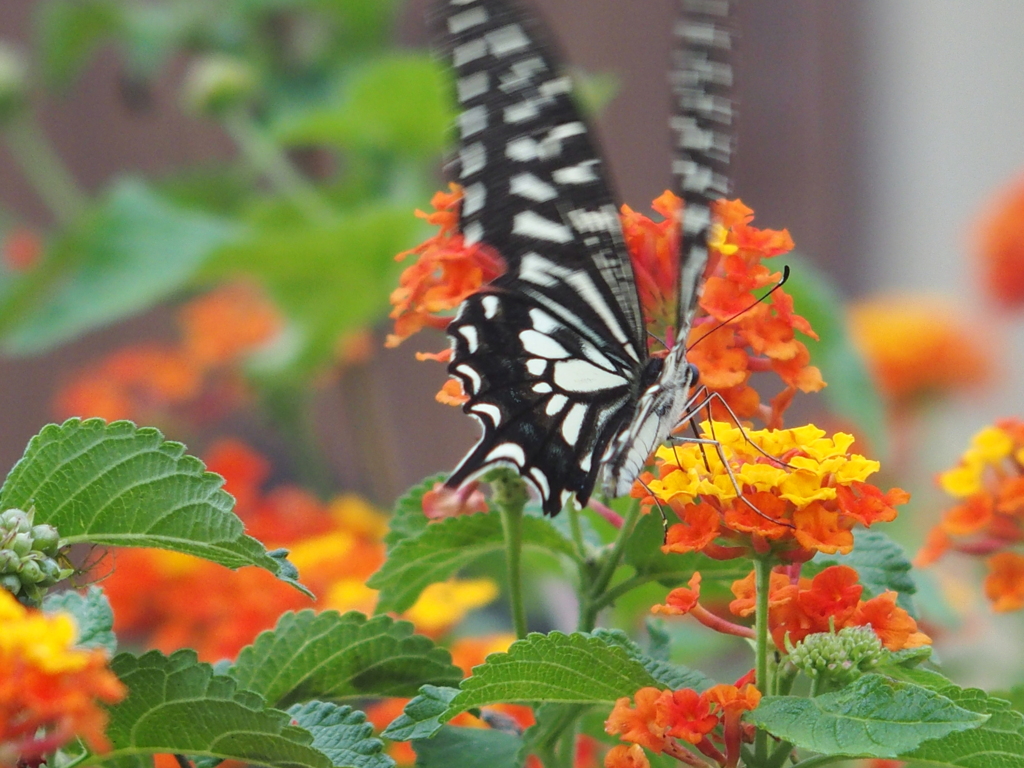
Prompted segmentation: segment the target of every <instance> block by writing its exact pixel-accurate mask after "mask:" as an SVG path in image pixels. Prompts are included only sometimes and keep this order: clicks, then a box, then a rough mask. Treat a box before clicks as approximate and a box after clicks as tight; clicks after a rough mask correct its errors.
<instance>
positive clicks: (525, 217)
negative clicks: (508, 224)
mask: <svg viewBox="0 0 1024 768" xmlns="http://www.w3.org/2000/svg"><path fill="white" fill-rule="evenodd" d="M512 234H513V235H524V236H526V237H532V238H534V239H535V240H547V241H548V242H552V243H568V242H572V232H571V231H570V230H569V228H568V227H567V226H565V225H564V224H559V223H558V222H555V221H551V220H550V219H545V218H544V217H543V216H541V215H540V214H539V213H537V212H536V211H521V212H520V213H517V214H516V215H515V218H514V219H513V220H512Z"/></svg>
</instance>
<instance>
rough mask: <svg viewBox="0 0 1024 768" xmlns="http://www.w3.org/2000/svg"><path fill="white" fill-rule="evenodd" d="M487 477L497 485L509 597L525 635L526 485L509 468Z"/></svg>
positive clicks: (518, 626) (520, 632) (517, 628)
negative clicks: (524, 526)
mask: <svg viewBox="0 0 1024 768" xmlns="http://www.w3.org/2000/svg"><path fill="white" fill-rule="evenodd" d="M487 481H488V482H489V483H490V484H491V487H492V488H493V489H494V497H493V498H494V504H495V506H496V507H497V508H498V513H499V514H500V515H501V529H502V531H503V533H504V536H505V565H506V568H507V570H508V599H509V607H510V609H511V612H512V626H513V627H514V628H515V633H516V637H518V638H519V639H520V640H521V639H523V638H524V637H526V631H527V629H526V605H525V604H524V603H523V568H522V554H523V507H525V506H526V498H527V497H526V485H525V483H523V480H522V478H521V477H519V475H517V474H516V473H515V472H513V471H512V470H510V469H497V470H495V471H494V472H492V473H490V475H488V477H487Z"/></svg>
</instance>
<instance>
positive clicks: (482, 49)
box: [452, 40, 487, 67]
mask: <svg viewBox="0 0 1024 768" xmlns="http://www.w3.org/2000/svg"><path fill="white" fill-rule="evenodd" d="M486 55H487V43H485V42H484V41H483V40H470V41H469V42H468V43H463V44H462V45H457V46H455V48H454V49H453V50H452V64H454V65H455V66H456V67H461V66H462V65H463V64H468V63H469V62H471V61H476V60H477V59H480V58H483V57H484V56H486Z"/></svg>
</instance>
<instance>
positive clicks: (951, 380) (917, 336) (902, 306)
mask: <svg viewBox="0 0 1024 768" xmlns="http://www.w3.org/2000/svg"><path fill="white" fill-rule="evenodd" d="M849 319H850V330H851V332H852V334H853V339H854V341H855V343H856V344H857V346H858V347H859V348H860V351H861V353H862V354H863V355H864V357H865V359H866V361H867V364H868V367H869V368H870V369H871V372H872V374H873V375H874V378H875V381H876V382H877V384H878V386H879V389H880V390H881V392H882V394H883V395H885V396H886V397H887V398H888V399H889V400H891V401H893V402H894V403H905V402H907V401H909V400H912V399H914V398H917V397H921V396H923V395H928V394H934V393H945V392H955V391H960V390H962V389H964V388H965V387H974V386H977V385H979V384H983V383H985V382H986V381H987V380H988V379H989V377H990V375H991V371H992V357H993V356H992V354H991V352H990V351H989V350H988V349H987V348H986V346H985V344H984V343H983V340H984V339H985V338H986V337H987V335H988V331H987V330H986V329H984V328H972V326H971V324H970V323H969V322H968V321H967V320H965V319H964V318H963V316H962V313H961V312H960V310H959V308H958V307H956V306H955V305H953V304H951V303H949V302H947V301H944V300H941V299H937V298H929V297H921V296H883V297H878V298H874V299H870V300H866V301H860V302H856V303H854V304H853V305H852V306H851V307H850V310H849Z"/></svg>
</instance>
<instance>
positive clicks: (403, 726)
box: [381, 685, 459, 741]
mask: <svg viewBox="0 0 1024 768" xmlns="http://www.w3.org/2000/svg"><path fill="white" fill-rule="evenodd" d="M458 695H459V689H458V688H438V687H437V686H433V685H424V686H423V688H421V689H420V695H419V696H416V697H415V698H413V700H412V701H410V702H409V703H408V704H406V705H405V709H404V710H403V711H402V714H401V715H399V716H398V717H396V718H395V719H394V721H393V722H392V723H391V724H390V725H389V726H388V727H387V728H385V729H384V731H383V732H382V733H381V736H383V737H384V738H386V739H391V740H392V741H412V740H413V739H428V738H430V737H431V736H432V735H433V734H435V733H437V731H438V729H439V728H440V727H441V716H442V715H443V714H444V713H445V712H447V711H448V705H449V704H451V701H452V699H454V698H455V697H456V696H458Z"/></svg>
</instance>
